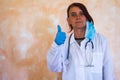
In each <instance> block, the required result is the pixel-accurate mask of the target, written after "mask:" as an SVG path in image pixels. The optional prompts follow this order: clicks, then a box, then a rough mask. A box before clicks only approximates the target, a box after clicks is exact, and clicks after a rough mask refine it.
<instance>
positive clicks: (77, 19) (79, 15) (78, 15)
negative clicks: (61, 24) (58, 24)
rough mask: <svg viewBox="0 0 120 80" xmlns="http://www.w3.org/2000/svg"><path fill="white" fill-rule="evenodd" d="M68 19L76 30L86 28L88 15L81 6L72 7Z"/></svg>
mask: <svg viewBox="0 0 120 80" xmlns="http://www.w3.org/2000/svg"><path fill="white" fill-rule="evenodd" d="M67 21H68V24H69V25H72V27H73V29H74V30H75V29H82V28H85V25H86V17H85V15H84V13H83V12H82V10H81V9H80V8H79V7H71V8H70V11H69V17H68V18H67Z"/></svg>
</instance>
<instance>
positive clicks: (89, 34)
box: [85, 21, 96, 40]
mask: <svg viewBox="0 0 120 80" xmlns="http://www.w3.org/2000/svg"><path fill="white" fill-rule="evenodd" d="M86 24H87V26H86V33H85V37H86V38H88V39H90V40H92V39H93V38H94V36H95V33H96V31H95V27H94V25H93V23H92V22H89V21H87V23H86Z"/></svg>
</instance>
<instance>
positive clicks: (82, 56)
mask: <svg viewBox="0 0 120 80" xmlns="http://www.w3.org/2000/svg"><path fill="white" fill-rule="evenodd" d="M67 21H68V24H69V26H70V31H71V34H70V35H69V36H68V37H67V38H66V34H65V32H62V30H61V27H60V26H59V25H58V32H57V34H56V37H55V40H54V41H53V44H52V46H51V48H50V50H49V52H48V55H47V62H48V67H49V69H50V70H51V71H53V72H62V80H114V75H113V65H112V58H111V55H110V50H109V45H108V43H107V40H106V38H105V37H104V36H102V35H100V34H99V33H96V31H95V28H94V21H93V19H92V17H91V16H90V14H89V13H88V11H87V9H86V7H85V6H84V5H83V4H82V3H72V4H71V5H70V6H69V7H68V9H67Z"/></svg>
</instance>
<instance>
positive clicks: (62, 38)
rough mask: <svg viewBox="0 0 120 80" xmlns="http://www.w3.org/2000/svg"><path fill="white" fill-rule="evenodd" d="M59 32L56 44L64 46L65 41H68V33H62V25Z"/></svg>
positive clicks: (58, 27)
mask: <svg viewBox="0 0 120 80" xmlns="http://www.w3.org/2000/svg"><path fill="white" fill-rule="evenodd" d="M57 29H58V32H57V34H56V37H55V43H56V44H57V45H61V44H64V42H65V39H66V33H65V32H62V30H61V27H60V25H58V26H57Z"/></svg>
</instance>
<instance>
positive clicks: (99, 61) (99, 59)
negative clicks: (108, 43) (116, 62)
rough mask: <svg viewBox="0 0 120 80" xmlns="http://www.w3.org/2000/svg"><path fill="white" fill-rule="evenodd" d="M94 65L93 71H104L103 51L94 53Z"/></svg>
mask: <svg viewBox="0 0 120 80" xmlns="http://www.w3.org/2000/svg"><path fill="white" fill-rule="evenodd" d="M92 64H93V65H94V67H93V68H92V70H91V71H92V73H102V66H103V54H102V53H98V52H96V53H93V63H92Z"/></svg>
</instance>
